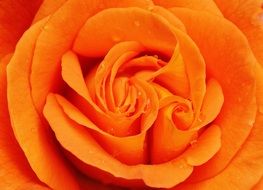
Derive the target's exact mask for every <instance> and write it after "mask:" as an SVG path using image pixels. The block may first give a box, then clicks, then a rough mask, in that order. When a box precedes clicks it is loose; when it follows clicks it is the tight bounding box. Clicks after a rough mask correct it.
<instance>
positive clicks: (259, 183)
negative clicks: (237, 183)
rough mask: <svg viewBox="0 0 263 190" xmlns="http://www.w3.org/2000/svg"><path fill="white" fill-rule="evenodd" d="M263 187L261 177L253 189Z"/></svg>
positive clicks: (258, 189)
mask: <svg viewBox="0 0 263 190" xmlns="http://www.w3.org/2000/svg"><path fill="white" fill-rule="evenodd" d="M261 189H263V178H261V179H260V181H259V182H258V183H257V184H256V186H255V187H254V188H253V190H261Z"/></svg>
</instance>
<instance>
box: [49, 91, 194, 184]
mask: <svg viewBox="0 0 263 190" xmlns="http://www.w3.org/2000/svg"><path fill="white" fill-rule="evenodd" d="M53 104H56V99H55V98H54V96H48V100H47V104H46V105H45V108H44V115H45V116H46V118H47V120H48V121H49V123H50V126H51V127H52V129H53V130H54V132H55V134H56V137H57V139H58V141H59V142H60V143H61V145H62V146H63V147H64V148H65V149H67V150H68V151H69V152H71V153H72V154H73V155H74V156H76V157H77V158H79V159H80V160H82V161H83V162H84V163H86V164H88V165H91V166H94V167H96V168H99V169H101V170H103V171H107V172H109V173H110V174H112V175H113V176H115V177H119V178H124V179H127V180H132V179H142V180H143V181H144V182H145V184H146V185H148V186H150V187H164V188H170V187H173V186H174V185H176V184H178V183H180V182H182V181H184V180H185V179H186V178H187V177H188V176H189V175H190V173H191V171H192V167H191V166H190V165H188V164H186V162H185V161H184V159H179V160H172V161H170V162H166V163H164V164H160V165H135V166H127V165H125V164H122V163H120V162H119V161H117V160H115V159H114V158H113V157H112V156H111V155H109V154H107V153H106V152H105V151H104V150H103V149H102V148H101V147H100V146H99V145H98V144H97V142H96V141H95V140H94V139H93V138H92V137H91V135H90V134H89V132H88V131H87V129H85V128H83V127H81V126H79V125H77V124H76V123H74V122H73V121H72V120H70V119H67V118H66V117H64V116H63V113H62V112H61V111H59V110H58V109H55V110H54V111H53V112H52V113H51V112H49V110H51V108H52V106H51V105H53ZM55 112H56V113H55ZM57 118H60V120H57ZM62 128H63V130H61V129H62ZM176 173H178V174H180V175H175V174H176Z"/></svg>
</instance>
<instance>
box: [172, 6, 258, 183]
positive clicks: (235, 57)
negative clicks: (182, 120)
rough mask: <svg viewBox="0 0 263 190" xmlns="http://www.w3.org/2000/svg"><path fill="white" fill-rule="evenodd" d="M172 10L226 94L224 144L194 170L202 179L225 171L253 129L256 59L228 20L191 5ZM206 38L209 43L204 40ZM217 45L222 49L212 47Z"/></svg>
mask: <svg viewBox="0 0 263 190" xmlns="http://www.w3.org/2000/svg"><path fill="white" fill-rule="evenodd" d="M172 11H173V12H174V13H175V15H177V16H178V17H179V18H180V19H181V20H182V21H183V23H184V24H185V26H186V29H187V31H188V33H189V35H190V36H191V37H192V39H193V40H194V41H195V42H196V43H197V44H198V47H199V48H200V51H201V52H202V55H203V56H204V58H205V61H206V64H207V73H208V76H211V77H213V78H215V79H216V80H217V81H218V82H219V83H220V85H221V87H222V89H223V93H224V98H225V101H224V106H223V108H222V110H221V112H220V115H219V118H218V119H217V120H216V121H215V123H216V124H218V125H219V126H220V127H221V129H222V147H221V149H220V151H219V152H218V153H217V154H216V156H215V157H214V158H212V159H211V160H210V161H209V162H208V163H206V164H205V165H203V166H201V167H200V168H198V169H196V170H195V171H194V173H195V175H194V177H192V180H200V179H204V178H207V177H212V176H213V175H215V174H217V173H218V172H220V171H222V170H223V169H224V167H226V166H227V164H228V163H229V162H230V160H231V159H232V158H233V156H234V155H235V154H236V153H237V151H238V150H239V149H240V147H241V145H242V144H243V143H244V141H245V139H246V138H247V137H248V135H249V133H250V131H251V129H252V127H251V126H252V125H253V122H254V119H255V111H256V105H255V100H254V93H255V79H254V73H253V67H252V65H253V64H255V63H256V60H255V58H254V57H253V54H252V52H251V51H250V48H249V45H248V43H247V41H246V39H245V37H244V36H243V35H242V33H241V32H240V31H239V30H237V29H236V27H235V26H233V25H232V24H231V23H230V22H228V21H227V20H225V19H223V18H220V17H216V16H213V15H210V14H207V13H205V12H201V11H192V10H189V9H178V8H173V9H172ZM204 20H205V22H204ZM197 23H198V24H197ZM215 28H216V29H217V30H216V32H215ZM211 33H212V34H213V35H211ZM204 39H205V42H206V43H203V42H204ZM215 46H216V47H217V49H220V52H218V51H211V49H213V48H214V47H215ZM230 51H231V53H230ZM233 126H239V127H233ZM241 129H242V130H241Z"/></svg>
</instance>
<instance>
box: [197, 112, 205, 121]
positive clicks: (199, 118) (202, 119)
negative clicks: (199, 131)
mask: <svg viewBox="0 0 263 190" xmlns="http://www.w3.org/2000/svg"><path fill="white" fill-rule="evenodd" d="M204 120H205V115H204V114H203V113H200V115H199V117H198V121H199V122H203V121H204Z"/></svg>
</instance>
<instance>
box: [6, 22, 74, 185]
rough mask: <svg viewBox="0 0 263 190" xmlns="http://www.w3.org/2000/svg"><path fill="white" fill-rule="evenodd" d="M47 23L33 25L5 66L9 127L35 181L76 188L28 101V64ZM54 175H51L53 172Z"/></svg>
mask: <svg viewBox="0 0 263 190" xmlns="http://www.w3.org/2000/svg"><path fill="white" fill-rule="evenodd" d="M45 22H46V20H42V21H41V22H40V23H37V24H36V25H34V26H32V27H31V28H30V29H29V30H28V31H27V32H26V33H25V34H24V35H23V37H22V39H21V40H20V42H19V43H18V44H17V47H16V52H15V53H14V55H13V57H12V59H11V61H10V63H9V64H8V67H7V79H8V80H7V84H8V91H7V93H8V107H9V113H10V118H11V121H12V128H13V131H14V134H15V137H16V140H17V141H18V143H19V145H20V146H21V148H22V150H23V151H24V153H25V155H26V158H27V159H28V162H29V164H30V166H31V167H32V169H33V170H34V172H35V174H36V175H37V176H38V178H39V179H40V180H41V181H43V182H44V183H46V184H47V185H48V186H50V187H51V188H53V189H64V186H65V185H67V187H69V189H78V184H77V182H76V180H75V178H74V177H73V175H72V173H71V172H70V170H69V168H68V167H67V165H66V162H65V160H64V159H63V158H61V155H60V152H59V150H58V149H57V148H58V147H57V145H56V144H55V142H54V141H53V140H52V138H53V137H52V134H51V133H50V131H48V129H47V126H46V125H45V123H44V122H43V120H41V117H40V115H38V113H37V111H36V110H35V106H34V104H33V102H32V99H31V94H30V84H29V81H28V76H29V74H30V63H31V59H32V52H33V50H34V47H35V41H36V38H37V37H38V35H39V33H40V31H41V28H42V27H43V25H44V24H45ZM54 170H55V171H56V172H53V171H54Z"/></svg>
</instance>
